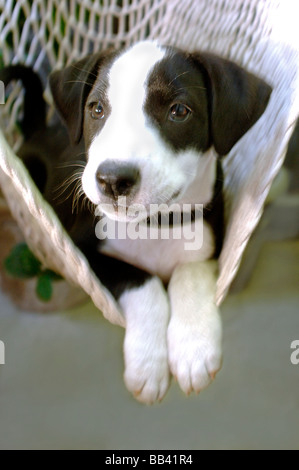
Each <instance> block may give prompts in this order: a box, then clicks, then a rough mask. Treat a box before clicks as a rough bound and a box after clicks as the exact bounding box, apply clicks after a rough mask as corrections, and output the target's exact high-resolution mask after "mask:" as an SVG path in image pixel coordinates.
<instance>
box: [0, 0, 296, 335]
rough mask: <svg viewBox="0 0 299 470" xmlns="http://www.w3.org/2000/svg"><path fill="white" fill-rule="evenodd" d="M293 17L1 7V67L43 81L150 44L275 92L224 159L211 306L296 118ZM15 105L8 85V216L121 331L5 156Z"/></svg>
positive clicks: (110, 4) (291, 9)
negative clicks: (58, 71)
mask: <svg viewBox="0 0 299 470" xmlns="http://www.w3.org/2000/svg"><path fill="white" fill-rule="evenodd" d="M298 13H299V6H298V0H233V1H232V0H184V1H182V0H81V1H77V0H31V1H29V0H17V1H15V0H0V47H1V55H0V60H1V61H2V62H3V64H4V65H7V64H11V63H19V62H21V63H25V64H27V65H31V66H33V67H34V69H35V70H36V71H38V73H39V74H41V75H42V76H44V77H45V76H46V75H47V74H48V72H49V71H50V70H53V69H55V68H60V67H62V66H65V65H66V64H69V63H70V62H72V61H74V60H75V59H78V58H81V57H82V56H84V55H86V54H87V53H90V52H93V51H98V50H102V49H105V48H107V47H110V46H115V47H119V46H123V45H127V46H128V45H131V44H134V43H136V42H137V41H140V40H143V39H146V38H150V39H158V40H159V42H160V43H161V44H169V45H176V46H179V47H181V48H184V49H187V50H205V51H211V52H214V53H217V54H219V55H221V56H224V57H226V58H229V59H231V60H233V61H235V62H237V63H238V64H240V65H242V66H243V67H245V68H246V69H247V70H249V71H251V72H253V73H255V74H256V75H258V76H260V77H262V78H264V79H265V80H266V81H267V82H268V83H269V84H270V85H271V86H272V87H273V93H272V97H271V100H270V103H269V105H268V108H267V110H266V112H265V113H264V115H263V116H262V118H261V119H260V120H259V121H258V123H257V124H256V125H255V126H254V127H253V128H252V129H251V130H250V131H249V132H248V133H247V134H246V135H245V136H244V137H243V138H242V139H241V140H240V141H239V142H238V144H237V145H236V146H235V147H234V148H233V150H232V151H231V153H230V155H229V156H228V157H226V158H225V160H224V167H225V168H224V169H225V195H226V203H227V227H226V239H225V245H224V248H223V251H222V254H221V257H220V261H219V268H220V274H219V279H218V288H217V299H216V301H217V303H218V304H221V302H222V301H223V299H224V298H225V295H226V293H227V291H228V289H229V287H230V284H231V282H232V280H233V278H234V276H235V275H236V273H237V270H238V267H239V264H240V261H241V257H242V254H243V252H244V250H245V247H246V244H247V242H248V240H249V238H250V236H251V234H252V232H253V230H254V228H255V227H256V225H257V223H258V221H259V219H260V217H261V214H262V210H263V205H264V202H265V199H266V197H267V194H268V192H269V189H270V186H271V183H272V181H273V179H274V178H275V176H276V175H277V173H278V171H279V169H280V167H281V165H282V163H283V159H284V156H285V153H286V148H287V144H288V141H289V139H290V136H291V134H292V131H293V129H294V126H295V122H296V119H297V117H298V114H299V34H298V27H297V21H298V18H299V15H298ZM21 101H22V94H21V93H20V90H19V89H17V88H15V89H14V90H13V92H12V93H11V95H10V97H9V100H8V102H7V104H6V106H5V107H4V106H1V115H2V127H5V132H4V133H0V185H1V188H2V191H3V193H4V195H5V197H6V199H7V202H8V204H9V206H10V209H11V212H12V214H13V216H14V217H15V218H16V220H17V221H18V224H19V226H20V228H21V229H22V231H23V233H24V236H25V238H26V239H27V241H28V243H29V244H30V246H31V248H32V249H33V251H34V252H35V253H36V255H37V256H38V257H40V259H41V260H42V261H43V262H44V264H45V265H46V266H48V267H49V268H52V269H54V270H56V271H58V272H59V273H61V274H62V275H63V276H64V277H65V278H66V279H67V280H69V281H70V282H71V283H75V284H78V285H80V286H81V287H82V288H83V289H84V290H85V291H86V292H87V293H88V294H89V295H90V296H91V298H92V299H93V302H94V303H95V305H96V306H97V307H98V308H99V309H100V310H102V312H103V314H104V316H105V317H106V318H107V319H109V320H110V321H111V322H112V323H115V324H119V325H122V326H125V325H124V319H123V317H122V315H121V312H119V310H118V307H117V305H116V303H115V302H114V300H113V298H112V296H111V295H110V294H109V292H107V291H106V289H105V288H104V287H103V286H102V285H101V284H100V282H99V280H98V279H97V278H96V277H95V276H94V274H93V273H92V272H91V270H90V269H89V266H88V264H87V262H86V260H85V258H84V257H83V256H82V254H81V253H80V252H79V251H78V250H77V249H76V247H74V245H73V244H72V242H71V241H70V239H69V238H68V236H67V234H66V233H65V232H64V230H63V228H62V226H61V224H60V223H59V221H58V219H57V217H56V216H55V214H54V212H53V211H52V209H51V207H49V206H48V205H47V204H46V203H45V201H44V200H43V198H42V197H41V195H40V193H39V192H38V191H37V189H36V188H35V186H34V185H33V183H32V181H31V179H30V177H29V175H28V173H27V171H26V169H25V168H24V166H23V165H22V163H21V162H20V160H19V159H18V158H16V156H15V154H14V152H13V150H12V147H13V148H14V149H16V147H17V145H18V141H17V140H16V126H15V122H16V120H17V115H18V112H19V111H18V110H19V108H20V104H21ZM8 110H9V112H8ZM3 123H4V124H3ZM4 135H5V137H4ZM8 142H9V143H10V145H9V144H8ZM66 260H67V261H66Z"/></svg>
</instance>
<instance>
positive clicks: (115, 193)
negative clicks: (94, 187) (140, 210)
mask: <svg viewBox="0 0 299 470" xmlns="http://www.w3.org/2000/svg"><path fill="white" fill-rule="evenodd" d="M96 178H97V184H98V187H99V190H100V192H101V193H102V194H103V195H104V196H106V197H108V198H109V199H112V200H113V202H115V201H117V199H118V198H119V197H124V196H126V197H128V198H129V200H130V201H132V199H133V198H134V196H135V195H136V193H137V192H138V189H139V186H140V181H141V175H140V170H139V168H137V167H136V166H134V165H131V164H128V163H120V162H116V161H106V162H104V163H102V164H101V165H100V166H99V168H98V170H97V173H96Z"/></svg>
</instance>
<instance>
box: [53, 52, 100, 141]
mask: <svg viewBox="0 0 299 470" xmlns="http://www.w3.org/2000/svg"><path fill="white" fill-rule="evenodd" d="M105 57H106V55H104V54H103V53H99V54H94V55H89V56H87V57H86V58H84V59H83V60H81V61H80V62H77V63H75V64H73V65H70V66H69V67H67V68H65V69H63V70H58V71H56V72H53V73H52V74H51V75H50V78H49V81H50V88H51V92H52V95H53V98H54V102H55V105H56V108H57V110H58V112H59V113H60V115H61V117H62V118H63V120H64V122H65V123H66V125H67V127H68V130H69V134H70V138H71V140H72V142H73V143H76V144H77V143H79V142H80V140H81V138H82V134H83V124H84V107H85V103H86V100H87V98H88V95H89V93H90V91H91V89H92V87H93V85H94V83H95V81H96V78H97V75H98V71H99V68H100V66H101V64H102V63H103V61H104V60H105Z"/></svg>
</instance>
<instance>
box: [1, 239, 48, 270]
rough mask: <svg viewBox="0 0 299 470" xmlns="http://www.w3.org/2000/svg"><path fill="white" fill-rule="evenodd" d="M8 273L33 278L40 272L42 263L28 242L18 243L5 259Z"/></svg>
mask: <svg viewBox="0 0 299 470" xmlns="http://www.w3.org/2000/svg"><path fill="white" fill-rule="evenodd" d="M4 267H5V269H6V271H7V273H8V274H9V275H10V276H12V277H15V278H18V279H31V278H33V277H35V276H37V275H38V274H39V273H40V268H41V263H40V261H38V260H37V259H36V257H35V256H34V254H33V253H32V252H31V251H30V250H29V248H28V246H27V245H26V243H21V244H19V245H17V246H16V247H15V248H14V249H13V250H12V252H11V253H10V255H9V256H8V257H7V258H6V260H5V261H4Z"/></svg>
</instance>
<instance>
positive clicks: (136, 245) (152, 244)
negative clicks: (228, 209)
mask: <svg viewBox="0 0 299 470" xmlns="http://www.w3.org/2000/svg"><path fill="white" fill-rule="evenodd" d="M127 227H128V225H127ZM150 235H151V233H150V229H148V231H147V236H146V238H145V239H140V238H137V239H135V240H132V239H130V238H129V237H128V236H126V237H125V238H124V239H109V240H106V241H105V243H104V244H103V245H101V253H103V254H106V255H108V256H112V257H114V258H117V259H120V260H122V261H125V262H126V263H129V264H132V265H134V266H136V267H138V268H140V269H143V270H145V271H147V272H149V273H151V274H153V275H157V276H159V277H160V278H161V279H162V280H163V281H164V282H168V281H169V280H170V278H171V276H172V273H173V271H174V270H175V268H176V267H177V266H178V265H179V264H185V263H188V262H192V261H205V260H207V259H209V258H211V256H212V255H213V252H214V248H215V245H214V238H213V233H212V231H211V229H210V227H209V226H208V225H207V224H206V223H205V222H204V220H203V219H202V218H201V219H199V220H197V221H196V222H193V223H191V224H189V225H188V226H184V227H179V228H178V229H176V235H174V230H173V229H169V235H170V236H169V239H162V238H161V236H160V237H159V238H158V239H153V238H152V237H151V236H150ZM160 235H161V232H160ZM176 236H177V238H175V237H176Z"/></svg>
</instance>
